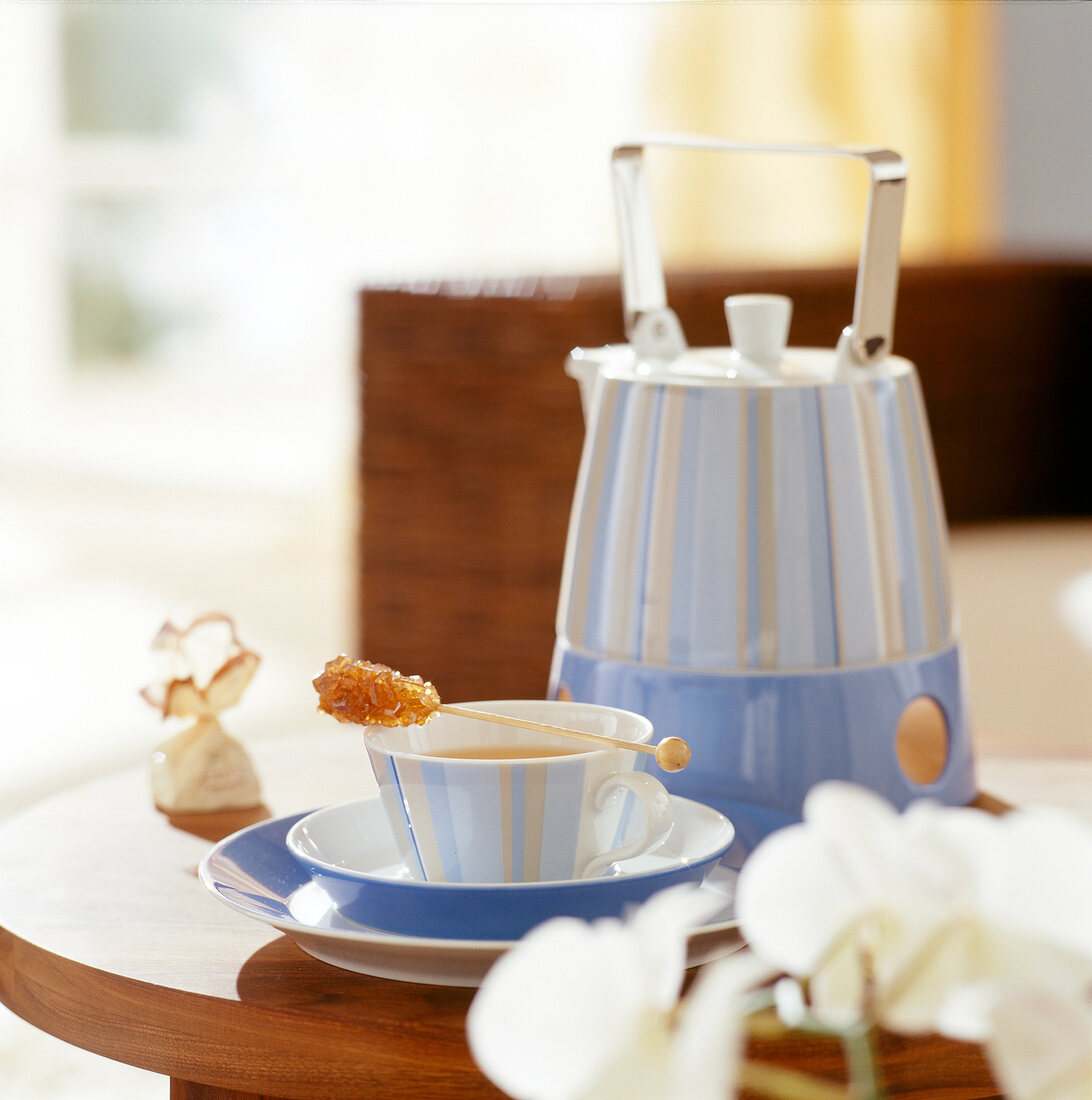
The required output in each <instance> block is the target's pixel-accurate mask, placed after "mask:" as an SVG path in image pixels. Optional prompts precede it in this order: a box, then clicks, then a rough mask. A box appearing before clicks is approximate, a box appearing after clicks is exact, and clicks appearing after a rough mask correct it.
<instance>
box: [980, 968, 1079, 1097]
mask: <svg viewBox="0 0 1092 1100" xmlns="http://www.w3.org/2000/svg"><path fill="white" fill-rule="evenodd" d="M994 1027H995V1032H994V1037H993V1039H991V1041H990V1043H989V1055H990V1063H991V1066H992V1067H993V1070H994V1073H995V1074H996V1076H997V1080H998V1083H999V1084H1000V1085H1001V1086H1002V1088H1003V1090H1004V1092H1005V1095H1006V1096H1010V1097H1012V1098H1013V1100H1088V1097H1089V1096H1092V1006H1090V1005H1089V1003H1088V1000H1087V997H1086V998H1084V999H1083V1000H1081V999H1077V998H1073V997H1064V996H1059V995H1058V994H1057V993H1056V992H1055V991H1053V990H1048V989H1045V988H1043V987H1039V988H1037V989H1022V990H1019V991H1017V990H1013V991H1011V993H1010V995H1009V996H1008V997H1007V998H1006V999H1005V1001H1004V1002H1003V1003H1002V1004H1001V1005H1000V1006H999V1007H998V1009H997V1012H996V1013H995V1022H994Z"/></svg>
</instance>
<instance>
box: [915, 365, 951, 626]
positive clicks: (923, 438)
mask: <svg viewBox="0 0 1092 1100" xmlns="http://www.w3.org/2000/svg"><path fill="white" fill-rule="evenodd" d="M911 396H912V400H911V402H910V409H911V419H912V421H913V424H914V449H915V453H916V455H917V460H918V461H917V476H918V477H919V478H920V479H921V484H922V487H923V488H924V490H925V499H926V502H927V504H928V511H929V545H930V548H931V550H932V554H933V576H934V577H935V578H936V602H937V610H938V615H939V618H940V628H941V639H940V640H941V642H946V641H947V640H948V638H949V635H950V633H951V629H952V623H951V614H952V613H951V609H950V608H949V607H948V598H947V597H948V591H947V584H946V577H947V575H948V566H947V561H946V558H945V551H942V549H941V547H942V545H943V546H944V548H945V550H946V549H947V540H946V539H945V537H944V536H945V531H944V524H945V518H944V507H943V501H941V500H940V499H939V498H938V496H937V493H938V492H939V491H940V490H939V483H938V481H937V476H936V470H935V467H934V464H933V451H932V443H931V441H930V440H929V438H928V436H927V433H926V431H925V424H924V418H925V411H924V406H923V405H922V399H921V393H920V392H919V390H918V387H917V382H916V380H915V384H914V388H913V390H912V391H911Z"/></svg>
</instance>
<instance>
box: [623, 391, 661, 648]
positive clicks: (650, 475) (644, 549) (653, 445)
mask: <svg viewBox="0 0 1092 1100" xmlns="http://www.w3.org/2000/svg"><path fill="white" fill-rule="evenodd" d="M649 397H650V398H651V400H652V416H651V418H650V423H649V426H648V446H647V447H646V448H645V456H644V458H645V468H644V471H643V473H642V476H641V508H640V514H639V515H638V517H637V536H636V538H637V561H636V563H635V566H634V586H633V593H632V594H631V596H630V600H631V604H630V606H631V608H632V610H633V618H632V621H631V622H630V630H629V642H628V648H627V650H626V654H625V655H626V656H628V657H631V658H636V657H639V656H640V654H641V652H642V650H643V648H644V637H643V627H644V621H645V616H644V608H645V602H646V599H647V585H648V553H649V550H650V548H651V546H652V536H651V532H650V529H649V528H650V525H651V523H652V490H653V487H654V486H655V483H656V462H657V458H658V445H659V442H660V420H661V418H662V417H663V404H664V387H663V386H657V387H656V388H655V389H654V390H653V391H652V392H651V393H650V394H649Z"/></svg>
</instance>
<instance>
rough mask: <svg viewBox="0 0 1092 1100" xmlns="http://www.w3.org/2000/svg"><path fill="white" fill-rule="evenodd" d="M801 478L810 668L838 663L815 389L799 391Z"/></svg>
mask: <svg viewBox="0 0 1092 1100" xmlns="http://www.w3.org/2000/svg"><path fill="white" fill-rule="evenodd" d="M801 398H802V401H803V405H804V407H803V410H802V412H803V423H802V425H801V428H802V432H803V436H804V462H805V468H804V477H805V482H806V486H807V488H806V495H807V509H808V518H807V525H808V543H809V553H808V558H809V560H810V562H811V570H810V572H811V600H812V605H811V610H812V628H813V630H814V638H813V643H812V653H813V661H812V664H813V667H816V668H826V667H828V666H830V665H836V664H838V662H839V660H840V656H839V652H838V634H837V630H836V622H837V619H836V617H835V612H834V548H833V544H832V542H831V534H830V505H829V501H828V500H827V484H828V481H827V456H826V449H825V447H824V445H823V425H822V419H821V417H822V413H821V410H820V407H819V389H818V387H815V388H812V389H807V390H802V391H801Z"/></svg>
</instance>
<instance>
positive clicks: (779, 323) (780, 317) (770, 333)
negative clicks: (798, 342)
mask: <svg viewBox="0 0 1092 1100" xmlns="http://www.w3.org/2000/svg"><path fill="white" fill-rule="evenodd" d="M724 313H725V316H726V317H727V319H728V335H729V338H730V339H731V342H732V350H733V351H734V352H735V353H736V354H737V355H739V356H740V357H741V358H743V359H747V360H749V361H750V362H752V363H754V364H755V365H756V366H759V367H762V368H763V369H765V370H771V371H773V370H777V368H778V366H779V365H780V363H781V357H782V355H783V354H784V352H785V347H786V345H787V344H788V342H789V323H790V321H791V320H792V299H791V298H787V297H785V295H783V294H733V295H731V296H730V297H728V298H725V299H724Z"/></svg>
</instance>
